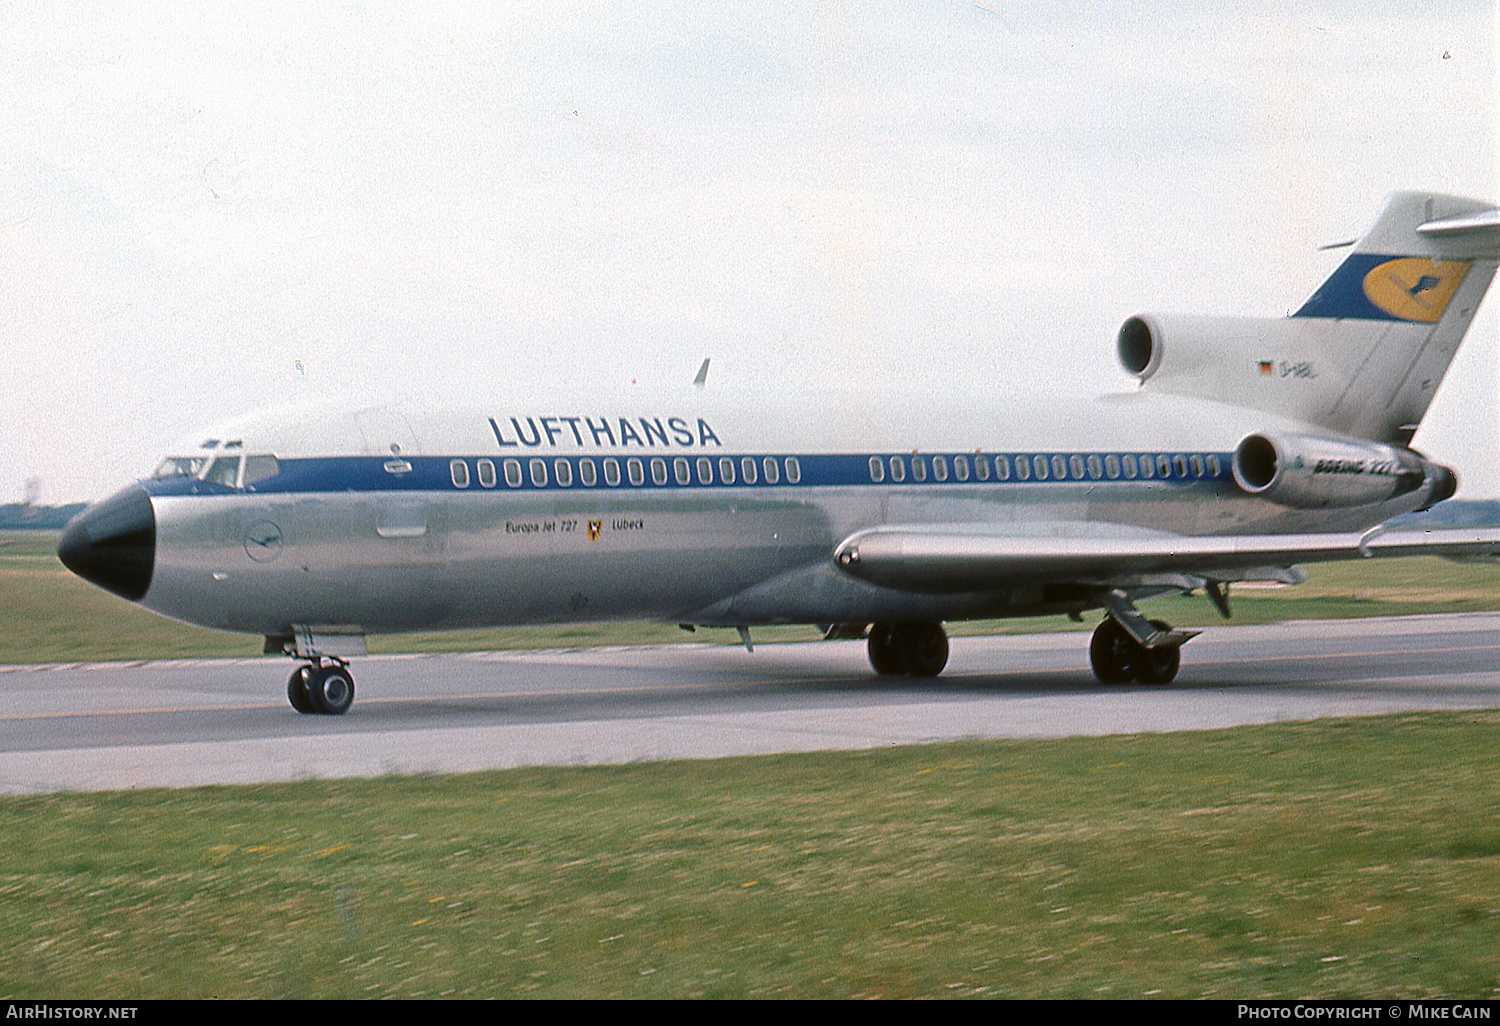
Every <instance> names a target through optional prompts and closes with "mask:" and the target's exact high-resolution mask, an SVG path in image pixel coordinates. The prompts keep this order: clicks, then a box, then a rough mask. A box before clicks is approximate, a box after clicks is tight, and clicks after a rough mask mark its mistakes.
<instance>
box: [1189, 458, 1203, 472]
mask: <svg viewBox="0 0 1500 1026" xmlns="http://www.w3.org/2000/svg"><path fill="white" fill-rule="evenodd" d="M1188 463H1189V465H1191V466H1192V468H1193V476H1194V477H1202V476H1203V457H1202V456H1198V455H1196V454H1194V456H1193V457H1192V458H1191V459H1189V460H1188Z"/></svg>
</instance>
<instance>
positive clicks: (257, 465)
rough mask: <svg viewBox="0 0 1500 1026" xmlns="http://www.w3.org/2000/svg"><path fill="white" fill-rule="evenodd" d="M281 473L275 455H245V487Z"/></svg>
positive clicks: (481, 468)
mask: <svg viewBox="0 0 1500 1026" xmlns="http://www.w3.org/2000/svg"><path fill="white" fill-rule="evenodd" d="M479 469H480V477H481V478H482V477H483V476H484V474H483V471H484V468H483V467H480V468H479ZM279 473H281V464H280V463H278V462H276V457H275V456H246V457H245V487H246V488H249V487H250V486H251V485H253V484H255V482H257V481H264V480H265V479H266V478H268V477H275V476H276V475H277V474H279ZM490 483H491V484H494V483H495V482H494V473H493V470H492V471H491V474H490Z"/></svg>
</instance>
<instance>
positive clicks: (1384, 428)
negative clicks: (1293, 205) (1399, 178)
mask: <svg viewBox="0 0 1500 1026" xmlns="http://www.w3.org/2000/svg"><path fill="white" fill-rule="evenodd" d="M1497 258H1500V211H1497V210H1496V209H1495V208H1494V207H1491V206H1490V205H1488V204H1486V203H1481V202H1478V201H1476V200H1467V199H1461V198H1458V197H1454V196H1439V195H1433V194H1431V193H1420V192H1400V193H1396V194H1395V195H1393V196H1392V197H1391V198H1390V200H1389V201H1388V202H1387V203H1386V207H1385V210H1384V211H1383V212H1382V213H1381V215H1380V218H1379V219H1378V220H1377V221H1376V222H1375V225H1374V227H1372V228H1371V229H1370V230H1369V232H1367V233H1366V234H1365V236H1364V238H1362V239H1360V241H1359V243H1358V244H1357V245H1356V246H1355V247H1354V250H1353V252H1351V253H1350V254H1349V256H1348V258H1347V259H1345V260H1344V262H1343V263H1342V264H1340V265H1339V267H1338V269H1337V270H1336V271H1334V272H1333V274H1332V276H1330V277H1329V279H1328V280H1327V281H1326V282H1324V283H1323V285H1322V286H1321V287H1320V288H1319V289H1318V290H1317V291H1316V292H1315V293H1313V295H1312V298H1310V299H1309V300H1308V301H1307V302H1306V303H1305V304H1304V305H1303V307H1302V309H1300V310H1298V311H1297V313H1296V314H1294V315H1293V318H1292V319H1293V320H1294V321H1297V320H1301V321H1304V322H1305V323H1306V329H1307V330H1308V332H1309V333H1311V334H1313V335H1315V336H1317V337H1319V338H1320V339H1321V340H1322V342H1323V345H1324V346H1325V347H1326V351H1327V353H1328V356H1329V358H1330V359H1331V360H1332V361H1333V366H1335V367H1338V368H1339V369H1340V370H1341V371H1342V374H1341V375H1340V376H1341V377H1342V379H1343V380H1342V385H1343V387H1342V388H1341V389H1340V391H1339V393H1338V395H1337V396H1336V397H1333V399H1334V401H1333V403H1332V406H1331V407H1330V408H1328V409H1326V410H1324V411H1322V416H1321V417H1320V418H1319V419H1320V420H1321V421H1322V422H1323V423H1324V424H1326V426H1328V427H1333V428H1336V429H1338V430H1340V431H1343V432H1346V433H1348V434H1351V435H1356V436H1359V437H1364V438H1375V439H1379V440H1381V441H1387V442H1400V443H1403V444H1405V443H1406V442H1409V441H1410V440H1411V435H1412V432H1414V431H1415V430H1416V428H1417V425H1418V424H1419V423H1420V422H1421V420H1422V417H1423V415H1424V414H1425V413H1426V412H1427V407H1428V406H1429V405H1430V404H1431V403H1432V397H1433V394H1434V393H1435V392H1436V391H1437V387H1438V385H1439V383H1441V382H1442V380H1443V375H1444V374H1445V373H1446V372H1447V370H1448V365H1449V363H1450V362H1452V360H1453V355H1454V353H1456V352H1457V351H1458V345H1459V343H1460V342H1462V341H1463V337H1464V334H1465V332H1467V331H1468V330H1469V325H1470V324H1471V323H1472V322H1473V320H1474V314H1475V313H1476V311H1478V309H1479V304H1480V301H1481V300H1483V299H1484V294H1485V291H1486V290H1487V289H1488V288H1489V285H1490V280H1491V279H1492V278H1493V277H1494V275H1495V268H1496V264H1497Z"/></svg>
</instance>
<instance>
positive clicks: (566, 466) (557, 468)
mask: <svg viewBox="0 0 1500 1026" xmlns="http://www.w3.org/2000/svg"><path fill="white" fill-rule="evenodd" d="M552 476H553V477H555V478H557V484H558V486H559V487H561V488H571V487H572V486H573V464H571V463H569V462H568V461H567V460H553V461H552Z"/></svg>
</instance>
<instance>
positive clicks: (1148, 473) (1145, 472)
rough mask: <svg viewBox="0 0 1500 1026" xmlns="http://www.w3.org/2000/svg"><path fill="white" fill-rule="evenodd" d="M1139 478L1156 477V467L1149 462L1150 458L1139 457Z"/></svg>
mask: <svg viewBox="0 0 1500 1026" xmlns="http://www.w3.org/2000/svg"><path fill="white" fill-rule="evenodd" d="M1141 476H1142V477H1155V476H1156V465H1155V464H1154V463H1152V462H1151V457H1150V456H1142V457H1141Z"/></svg>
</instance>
